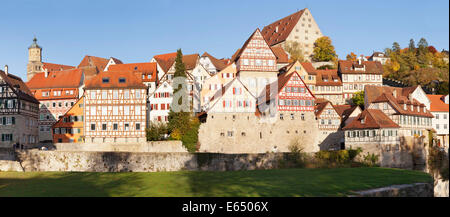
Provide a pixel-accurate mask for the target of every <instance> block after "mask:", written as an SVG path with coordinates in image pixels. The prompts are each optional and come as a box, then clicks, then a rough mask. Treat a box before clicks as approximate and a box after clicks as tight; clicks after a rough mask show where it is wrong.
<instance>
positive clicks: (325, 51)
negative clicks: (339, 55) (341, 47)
mask: <svg viewBox="0 0 450 217" xmlns="http://www.w3.org/2000/svg"><path fill="white" fill-rule="evenodd" d="M313 52H314V54H313V56H312V59H313V60H314V61H316V62H326V61H334V60H335V59H336V51H335V50H334V46H333V45H332V42H331V39H330V38H329V37H327V36H323V37H320V38H318V39H317V40H316V41H315V42H314V51H313Z"/></svg>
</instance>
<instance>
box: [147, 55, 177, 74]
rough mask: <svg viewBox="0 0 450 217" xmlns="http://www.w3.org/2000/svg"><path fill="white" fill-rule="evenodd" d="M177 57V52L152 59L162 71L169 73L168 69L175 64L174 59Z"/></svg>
mask: <svg viewBox="0 0 450 217" xmlns="http://www.w3.org/2000/svg"><path fill="white" fill-rule="evenodd" d="M176 57H177V52H173V53H166V54H160V55H155V56H153V58H154V59H155V60H156V62H157V63H158V64H159V66H160V67H161V68H162V70H164V72H167V71H169V69H170V67H172V65H173V64H174V63H175V58H176Z"/></svg>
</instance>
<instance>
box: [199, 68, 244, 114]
mask: <svg viewBox="0 0 450 217" xmlns="http://www.w3.org/2000/svg"><path fill="white" fill-rule="evenodd" d="M235 77H236V65H235V64H234V63H232V64H229V65H228V66H227V67H225V68H224V69H223V70H221V71H220V72H218V73H216V74H215V75H213V76H212V77H210V78H208V79H206V80H205V82H204V83H203V87H202V90H201V92H200V100H201V107H202V110H206V109H207V108H208V107H209V102H210V99H211V97H212V96H213V95H214V94H215V93H216V92H217V91H218V90H220V89H222V88H223V87H224V86H225V85H226V84H228V83H229V82H230V81H232V80H233V79H234V78H235Z"/></svg>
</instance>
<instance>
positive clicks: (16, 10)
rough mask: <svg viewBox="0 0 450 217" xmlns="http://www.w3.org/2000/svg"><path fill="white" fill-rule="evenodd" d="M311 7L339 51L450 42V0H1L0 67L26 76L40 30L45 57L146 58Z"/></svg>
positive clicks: (212, 43) (66, 60) (233, 43)
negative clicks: (411, 41) (30, 50)
mask: <svg viewBox="0 0 450 217" xmlns="http://www.w3.org/2000/svg"><path fill="white" fill-rule="evenodd" d="M305 7H307V8H309V9H310V11H311V14H312V15H313V16H314V18H315V19H316V22H317V23H318V25H319V27H320V28H321V30H322V33H323V34H324V35H327V36H329V37H331V39H332V40H333V44H334V46H335V49H336V52H337V54H338V55H339V57H340V58H345V56H346V55H347V54H348V53H350V52H352V51H353V52H355V53H356V54H358V55H359V54H365V55H370V54H371V53H372V51H374V50H383V49H384V48H386V47H390V46H391V45H392V43H393V42H394V41H397V42H399V43H400V45H401V46H402V47H404V46H407V45H408V43H409V39H410V38H413V39H414V40H415V41H416V42H418V41H419V39H420V38H421V37H425V38H426V39H427V41H428V43H429V44H431V45H434V46H435V47H436V49H438V50H442V49H446V50H448V48H449V1H448V0H433V1H427V2H425V1H411V0H409V1H407V0H394V1H392V0H389V1H385V0H377V1H361V0H359V1H351V0H348V1H332V0H326V1H325V0H314V1H313V0H305V1H300V0H271V1H269V0H259V1H250V0H228V1H219V0H190V1H183V0H178V1H175V0H160V1H156V0H154V1H137V0H136V1H133V0H128V1H115V0H109V1H92V0H91V1H85V0H77V1H69V0H59V1H58V0H40V1H35V0H17V1H5V0H2V1H1V2H0V11H1V18H0V32H1V34H0V67H1V69H3V66H4V65H5V64H8V65H9V69H10V72H11V73H13V74H16V75H19V76H21V77H22V78H25V77H26V76H25V75H26V64H27V61H28V54H27V48H28V46H29V45H30V44H31V43H32V39H33V36H34V35H36V37H37V38H38V44H39V45H41V47H43V54H44V55H43V61H44V62H51V63H59V64H67V65H74V66H76V65H78V63H79V62H80V61H81V59H82V58H83V56H84V55H93V56H99V57H105V58H108V57H111V56H113V57H116V58H119V59H121V60H122V61H124V62H146V61H150V59H151V58H152V57H153V55H156V54H161V53H167V52H173V51H175V50H176V49H177V48H182V50H183V53H185V54H188V53H199V54H202V53H203V52H204V51H208V52H209V53H211V54H212V55H214V56H216V57H218V58H222V57H230V56H231V55H232V54H233V53H234V51H235V50H236V49H237V48H239V47H241V46H242V44H243V43H244V42H245V40H246V39H247V38H248V37H249V36H250V34H251V33H252V32H253V31H254V30H255V29H256V28H258V27H259V28H261V29H262V28H263V27H264V26H265V25H268V24H270V23H272V22H274V21H276V20H277V19H280V18H282V17H285V16H287V15H289V14H291V13H294V12H295V11H297V10H301V9H303V8H305Z"/></svg>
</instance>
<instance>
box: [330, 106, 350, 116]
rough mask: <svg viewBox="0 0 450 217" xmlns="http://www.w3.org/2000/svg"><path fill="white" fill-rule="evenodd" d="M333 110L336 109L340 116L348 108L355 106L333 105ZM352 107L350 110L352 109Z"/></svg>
mask: <svg viewBox="0 0 450 217" xmlns="http://www.w3.org/2000/svg"><path fill="white" fill-rule="evenodd" d="M333 107H334V110H336V112H337V113H338V114H339V116H341V117H342V115H344V112H345V111H347V110H350V109H352V108H353V109H355V108H356V106H351V105H333ZM353 109H352V110H353Z"/></svg>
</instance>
